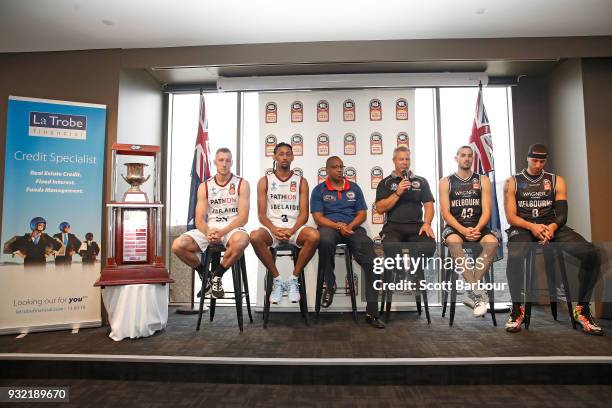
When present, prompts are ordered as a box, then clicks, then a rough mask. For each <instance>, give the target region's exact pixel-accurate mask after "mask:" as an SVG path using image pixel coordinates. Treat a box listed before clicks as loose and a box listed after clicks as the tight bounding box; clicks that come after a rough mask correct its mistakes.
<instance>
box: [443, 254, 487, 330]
mask: <svg viewBox="0 0 612 408" xmlns="http://www.w3.org/2000/svg"><path fill="white" fill-rule="evenodd" d="M470 255H472V259H473V250H472V251H470ZM494 273H495V270H494V269H493V263H491V267H490V268H489V270H488V272H487V273H485V275H484V276H485V277H486V280H485V282H489V283H490V284H491V290H488V291H487V294H488V295H489V313H491V320H492V321H493V326H497V319H496V318H495V290H494V289H493V283H494ZM451 277H452V284H451V285H452V286H451V291H450V292H451V293H450V297H451V299H450V320H449V321H448V325H449V326H452V325H453V322H454V321H455V306H456V303H457V274H456V273H454V271H453V270H452V269H450V268H449V269H448V270H447V271H446V276H445V277H444V278H445V280H446V282H450V281H451ZM442 298H443V299H442V317H444V316H445V314H446V303H447V301H448V291H447V290H445V291H444V295H443V296H442Z"/></svg>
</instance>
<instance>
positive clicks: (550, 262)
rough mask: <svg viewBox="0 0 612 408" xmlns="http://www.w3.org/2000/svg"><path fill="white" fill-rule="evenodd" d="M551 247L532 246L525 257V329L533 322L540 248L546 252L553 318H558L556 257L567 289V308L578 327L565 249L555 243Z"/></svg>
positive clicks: (571, 319)
mask: <svg viewBox="0 0 612 408" xmlns="http://www.w3.org/2000/svg"><path fill="white" fill-rule="evenodd" d="M548 245H551V247H550V248H548V247H546V246H531V247H530V248H529V250H528V252H527V256H526V257H525V275H526V280H527V285H526V286H527V290H526V293H525V296H526V298H527V299H526V301H525V329H529V325H530V323H531V305H532V301H531V296H532V294H533V286H534V282H535V261H536V253H537V250H538V249H540V248H541V249H542V252H543V254H544V269H545V270H546V277H547V280H548V296H549V299H550V311H551V313H552V316H553V319H555V320H557V276H556V273H555V259H558V260H559V272H560V274H561V279H562V280H563V289H564V291H565V300H566V302H567V310H568V313H569V316H570V321H571V322H572V328H574V329H575V328H576V321H575V320H574V313H573V308H572V297H571V295H570V287H569V283H568V280H567V272H566V270H565V259H564V256H563V250H562V249H561V248H558V247H556V246H553V245H555V244H554V243H551V244H548Z"/></svg>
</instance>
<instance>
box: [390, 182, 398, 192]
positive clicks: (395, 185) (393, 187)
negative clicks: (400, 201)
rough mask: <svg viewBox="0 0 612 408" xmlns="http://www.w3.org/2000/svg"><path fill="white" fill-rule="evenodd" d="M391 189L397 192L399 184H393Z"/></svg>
mask: <svg viewBox="0 0 612 408" xmlns="http://www.w3.org/2000/svg"><path fill="white" fill-rule="evenodd" d="M389 188H390V189H391V191H395V190H397V183H391V186H390V187H389Z"/></svg>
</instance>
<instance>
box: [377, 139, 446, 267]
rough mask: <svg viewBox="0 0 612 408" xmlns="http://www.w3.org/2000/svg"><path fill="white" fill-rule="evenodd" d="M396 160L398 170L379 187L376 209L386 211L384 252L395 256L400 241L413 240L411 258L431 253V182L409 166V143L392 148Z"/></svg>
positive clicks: (399, 252) (432, 234)
mask: <svg viewBox="0 0 612 408" xmlns="http://www.w3.org/2000/svg"><path fill="white" fill-rule="evenodd" d="M393 164H394V166H395V170H394V171H393V172H392V173H391V175H390V176H388V177H386V178H384V179H383V180H382V181H381V182H380V183H379V184H378V187H377V188H376V211H377V212H379V213H380V214H384V213H386V214H387V220H386V222H385V225H384V226H383V229H382V231H381V237H382V242H383V248H384V250H385V255H386V256H387V257H395V256H396V255H398V254H401V251H402V247H403V245H402V244H401V243H405V242H411V243H414V244H413V245H412V246H411V247H410V249H412V252H411V254H410V257H411V258H417V257H421V256H424V257H430V256H432V255H433V253H434V252H435V250H436V241H435V235H434V232H433V230H432V228H431V221H432V220H433V216H434V198H433V195H432V194H431V189H430V188H429V183H428V182H427V180H425V178H423V177H419V176H416V175H415V174H413V173H412V172H411V171H410V170H409V167H410V150H409V149H408V148H407V147H405V146H399V147H397V148H396V149H395V150H394V151H393ZM423 208H424V209H425V217H424V221H423ZM418 268H419V269H422V268H423V264H422V263H419V264H418Z"/></svg>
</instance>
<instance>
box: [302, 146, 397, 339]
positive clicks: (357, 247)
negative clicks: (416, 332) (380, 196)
mask: <svg viewBox="0 0 612 408" xmlns="http://www.w3.org/2000/svg"><path fill="white" fill-rule="evenodd" d="M325 168H326V170H327V178H326V179H325V181H323V182H322V183H320V184H318V185H317V186H315V188H313V190H312V195H311V198H310V211H311V212H312V218H314V220H315V222H316V223H317V225H318V226H319V233H320V234H321V239H320V241H319V270H322V271H323V274H324V275H323V276H325V277H326V282H327V287H326V290H325V292H324V293H323V299H322V302H321V306H324V307H329V306H330V305H331V302H332V300H333V294H334V290H335V289H334V287H335V282H336V277H335V275H334V265H335V254H336V245H338V244H340V243H345V244H348V246H349V248H350V250H351V252H352V254H353V256H354V257H355V260H356V261H357V263H358V264H359V265H360V266H361V268H362V269H363V274H364V278H365V279H364V280H365V285H364V286H365V287H364V292H365V296H366V302H367V306H366V322H367V323H369V324H370V325H371V326H372V327H375V328H377V329H382V328H384V327H385V324H384V323H383V322H381V321H380V320H379V319H378V293H377V292H376V290H374V286H373V285H374V279H375V278H374V258H376V254H375V253H374V243H373V242H372V240H371V239H370V237H368V235H367V233H366V230H365V229H364V228H363V227H361V224H363V222H364V221H365V220H366V218H367V209H368V206H367V204H366V202H365V199H364V197H363V192H362V191H361V188H359V186H358V185H357V184H355V183H353V182H352V181H348V180H347V179H346V178H344V175H343V174H344V164H343V163H342V160H341V159H340V158H339V157H338V156H332V157H330V158H329V159H327V162H326V164H325Z"/></svg>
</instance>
